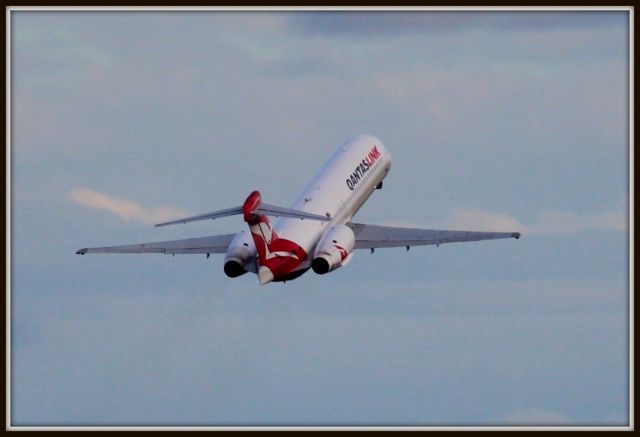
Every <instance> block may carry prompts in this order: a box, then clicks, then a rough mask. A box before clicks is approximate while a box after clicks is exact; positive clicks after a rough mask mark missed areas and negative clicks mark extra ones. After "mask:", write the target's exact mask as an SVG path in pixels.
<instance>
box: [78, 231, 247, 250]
mask: <svg viewBox="0 0 640 437" xmlns="http://www.w3.org/2000/svg"><path fill="white" fill-rule="evenodd" d="M235 235H236V234H225V235H212V236H209V237H198V238H187V239H184V240H171V241H159V242H156V243H143V244H128V245H124V246H108V247H85V248H83V249H80V250H78V251H77V252H76V254H78V255H84V254H85V253H166V254H186V253H225V252H226V251H227V247H228V246H229V243H231V240H232V239H233V237H234V236H235Z"/></svg>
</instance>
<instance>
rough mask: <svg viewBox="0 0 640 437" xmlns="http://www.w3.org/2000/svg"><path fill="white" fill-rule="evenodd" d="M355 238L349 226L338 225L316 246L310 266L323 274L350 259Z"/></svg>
mask: <svg viewBox="0 0 640 437" xmlns="http://www.w3.org/2000/svg"><path fill="white" fill-rule="evenodd" d="M355 242H356V238H355V235H353V231H352V230H351V228H349V227H347V226H345V225H338V226H335V227H334V228H333V229H331V230H330V231H329V232H327V233H326V234H325V236H324V237H323V238H322V240H320V243H318V245H317V246H316V252H315V255H314V258H313V261H312V263H311V268H312V269H313V271H314V272H316V273H317V274H319V275H324V274H325V273H328V272H330V271H332V270H335V269H337V268H338V267H340V266H343V265H345V264H346V263H347V262H349V261H350V260H351V257H352V256H353V254H352V253H351V252H352V251H353V248H354V246H355Z"/></svg>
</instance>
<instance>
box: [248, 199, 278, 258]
mask: <svg viewBox="0 0 640 437" xmlns="http://www.w3.org/2000/svg"><path fill="white" fill-rule="evenodd" d="M261 202H262V197H261V196H260V192H259V191H254V192H253V193H251V194H249V197H247V200H245V201H244V205H242V213H243V214H244V221H245V222H247V223H248V224H249V230H250V231H251V235H252V236H253V242H254V243H255V244H256V250H257V251H258V261H259V263H260V265H264V261H265V260H266V259H267V253H268V252H270V249H271V244H272V243H273V242H274V241H275V240H277V239H278V235H277V234H276V233H275V232H274V231H273V229H271V223H270V222H269V218H268V217H267V216H266V215H260V214H256V213H254V212H253V211H254V210H255V209H256V208H258V206H260V203H261Z"/></svg>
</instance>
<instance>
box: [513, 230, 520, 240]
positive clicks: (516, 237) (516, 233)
mask: <svg viewBox="0 0 640 437" xmlns="http://www.w3.org/2000/svg"><path fill="white" fill-rule="evenodd" d="M511 236H512V237H513V238H515V239H516V240H517V239H518V238H520V232H514V233H513V234H511Z"/></svg>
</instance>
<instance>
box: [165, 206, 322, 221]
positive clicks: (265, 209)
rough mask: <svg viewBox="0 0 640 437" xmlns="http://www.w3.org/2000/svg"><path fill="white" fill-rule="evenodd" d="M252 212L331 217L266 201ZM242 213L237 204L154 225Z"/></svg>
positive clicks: (310, 217) (293, 216)
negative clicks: (232, 206) (233, 206)
mask: <svg viewBox="0 0 640 437" xmlns="http://www.w3.org/2000/svg"><path fill="white" fill-rule="evenodd" d="M251 213H252V214H263V215H271V216H275V217H278V216H282V217H291V218H299V219H309V220H321V221H329V220H331V217H327V216H324V215H318V214H312V213H310V212H305V211H300V210H298V209H291V208H283V207H281V206H276V205H270V204H268V203H264V202H261V203H260V204H258V205H257V207H256V208H255V209H254V210H253V211H251ZM241 214H243V211H242V206H237V207H235V208H228V209H221V210H218V211H213V212H208V213H206V214H200V215H194V216H191V217H185V218H181V219H177V220H171V221H170V222H164V223H158V224H157V225H155V226H156V227H160V226H168V225H175V224H178V223H189V222H196V221H200V220H209V219H210V220H215V219H217V218H220V217H227V216H230V215H241Z"/></svg>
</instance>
